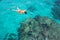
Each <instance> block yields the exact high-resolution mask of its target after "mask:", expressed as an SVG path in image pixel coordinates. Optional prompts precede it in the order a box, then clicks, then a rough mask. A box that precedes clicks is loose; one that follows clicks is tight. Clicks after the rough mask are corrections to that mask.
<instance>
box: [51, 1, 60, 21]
mask: <svg viewBox="0 0 60 40" xmlns="http://www.w3.org/2000/svg"><path fill="white" fill-rule="evenodd" d="M52 15H53V17H54V18H55V19H59V20H60V0H57V1H56V2H55V4H54V7H53V8H52Z"/></svg>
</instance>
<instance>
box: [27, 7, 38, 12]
mask: <svg viewBox="0 0 60 40" xmlns="http://www.w3.org/2000/svg"><path fill="white" fill-rule="evenodd" d="M27 10H29V11H30V12H34V11H36V10H37V9H36V7H35V6H29V7H28V9H27Z"/></svg>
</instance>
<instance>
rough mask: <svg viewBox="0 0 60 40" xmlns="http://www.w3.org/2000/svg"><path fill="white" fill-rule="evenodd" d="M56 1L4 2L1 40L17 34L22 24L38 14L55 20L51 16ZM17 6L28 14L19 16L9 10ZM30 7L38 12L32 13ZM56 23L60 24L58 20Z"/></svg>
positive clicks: (0, 14) (0, 18)
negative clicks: (6, 35)
mask: <svg viewBox="0 0 60 40" xmlns="http://www.w3.org/2000/svg"><path fill="white" fill-rule="evenodd" d="M55 1H56V0H49V1H48V0H13V1H12V0H2V1H1V2H0V40H2V39H3V38H4V35H5V34H6V33H16V30H17V28H18V27H19V26H20V22H22V21H23V20H25V19H27V18H30V17H34V16H36V15H37V14H39V15H41V16H48V17H50V18H52V19H54V18H53V15H52V14H51V7H53V4H54V2H55ZM15 6H18V7H19V8H20V9H25V10H27V13H28V14H19V13H17V12H14V11H11V10H8V9H16V7H15ZM30 6H33V7H35V8H36V10H35V11H34V12H30V11H29V10H28V8H29V7H30ZM31 14H32V15H31ZM54 20H56V19H54ZM56 21H57V22H59V21H58V20H56ZM59 23H60V22H59Z"/></svg>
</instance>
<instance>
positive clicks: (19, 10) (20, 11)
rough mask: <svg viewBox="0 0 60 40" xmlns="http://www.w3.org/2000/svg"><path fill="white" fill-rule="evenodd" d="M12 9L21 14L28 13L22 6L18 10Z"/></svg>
mask: <svg viewBox="0 0 60 40" xmlns="http://www.w3.org/2000/svg"><path fill="white" fill-rule="evenodd" d="M12 11H16V12H19V13H20V14H27V12H26V10H21V9H20V8H18V7H17V10H14V9H12Z"/></svg>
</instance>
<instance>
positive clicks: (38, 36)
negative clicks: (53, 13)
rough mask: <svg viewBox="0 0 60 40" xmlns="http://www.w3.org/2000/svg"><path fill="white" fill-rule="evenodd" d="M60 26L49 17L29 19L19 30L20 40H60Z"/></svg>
mask: <svg viewBox="0 0 60 40" xmlns="http://www.w3.org/2000/svg"><path fill="white" fill-rule="evenodd" d="M57 27H60V24H58V23H56V22H55V21H54V20H52V19H51V18H48V17H40V16H39V15H37V16H36V17H35V18H30V19H27V20H26V21H24V22H22V23H21V27H19V28H18V40H60V32H59V31H60V30H58V28H57Z"/></svg>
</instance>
